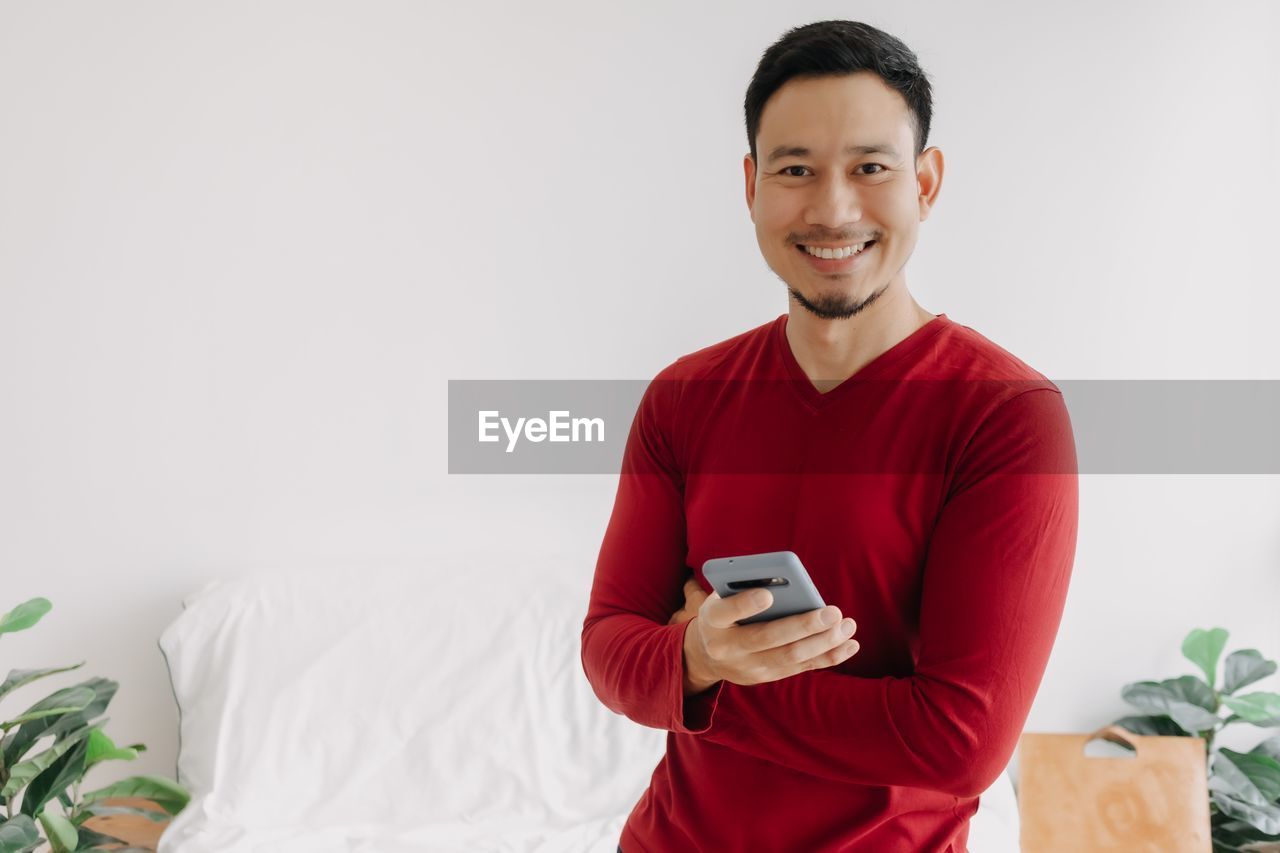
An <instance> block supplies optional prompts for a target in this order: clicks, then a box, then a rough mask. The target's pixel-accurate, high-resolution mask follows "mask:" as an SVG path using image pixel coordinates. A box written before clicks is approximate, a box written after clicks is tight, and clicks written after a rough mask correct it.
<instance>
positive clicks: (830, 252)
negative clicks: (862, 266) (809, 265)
mask: <svg viewBox="0 0 1280 853" xmlns="http://www.w3.org/2000/svg"><path fill="white" fill-rule="evenodd" d="M875 243H876V241H875V240H868V241H866V242H865V243H848V244H846V245H843V246H806V245H804V244H803V243H797V244H796V249H797V250H799V251H801V252H804V253H805V254H806V255H809V256H811V257H814V258H825V259H828V260H837V261H838V260H841V259H843V258H850V257H853V256H854V255H857V254H860V253H862V252H864V251H866V250H867V249H870V248H871V247H872V246H874V245H875Z"/></svg>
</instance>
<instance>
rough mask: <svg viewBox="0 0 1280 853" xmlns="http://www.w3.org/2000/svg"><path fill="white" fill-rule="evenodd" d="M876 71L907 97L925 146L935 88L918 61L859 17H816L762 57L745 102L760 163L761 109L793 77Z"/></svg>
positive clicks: (749, 133) (921, 145)
mask: <svg viewBox="0 0 1280 853" xmlns="http://www.w3.org/2000/svg"><path fill="white" fill-rule="evenodd" d="M859 71H873V72H875V73H876V74H877V75H879V77H880V79H882V80H884V82H885V83H886V84H887V85H889V86H890V87H891V88H893V89H895V90H897V92H898V93H899V94H901V95H902V97H903V99H904V100H905V101H906V102H907V108H908V109H909V110H910V112H911V119H912V123H913V124H914V129H915V143H916V151H915V153H916V155H917V156H918V155H919V154H920V153H921V152H923V151H924V148H925V143H926V142H927V141H928V138H929V121H930V119H931V118H932V116H933V93H932V88H931V87H930V85H929V78H928V76H927V75H926V74H925V73H924V71H923V70H922V69H921V68H920V63H919V60H917V59H916V55H915V54H914V53H912V52H911V49H910V48H908V47H907V46H906V45H905V44H903V43H902V41H901V40H899V39H897V38H895V37H894V36H891V35H889V34H888V33H886V32H884V31H882V30H878V29H876V28H875V27H873V26H871V25H870V24H864V23H861V22H859V21H816V22H814V23H812V24H805V25H804V26H800V27H795V28H794V29H791V30H788V31H787V32H786V33H785V34H784V35H783V36H782V38H780V39H778V40H777V41H776V42H774V43H773V44H772V45H770V46H769V48H768V49H767V50H766V51H765V52H764V54H763V55H762V56H761V57H760V64H759V65H757V66H756V73H755V74H754V75H753V76H752V78H751V85H749V86H748V87H747V97H746V100H745V102H744V104H743V107H744V109H745V110H746V114H747V142H748V144H749V145H750V146H751V159H752V160H755V161H756V162H757V163H758V162H759V160H758V159H757V157H756V134H757V133H758V132H759V130H760V114H761V113H762V112H764V105H765V103H766V102H767V101H768V100H769V98H770V97H772V96H773V93H774V92H776V91H778V89H780V88H782V85H783V84H784V83H786V82H787V81H788V80H791V79H792V78H814V77H842V76H845V75H847V74H854V73H856V72H859Z"/></svg>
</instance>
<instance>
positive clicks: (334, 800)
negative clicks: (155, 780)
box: [159, 553, 666, 853]
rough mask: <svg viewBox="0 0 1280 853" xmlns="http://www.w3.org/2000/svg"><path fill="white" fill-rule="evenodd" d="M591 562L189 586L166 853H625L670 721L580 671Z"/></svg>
mask: <svg viewBox="0 0 1280 853" xmlns="http://www.w3.org/2000/svg"><path fill="white" fill-rule="evenodd" d="M594 556H595V555H594V554H590V555H584V554H568V553H566V554H562V555H541V556H536V557H530V556H520V557H517V556H513V555H504V554H494V553H490V554H470V555H459V556H456V557H453V558H449V559H448V560H446V561H444V562H442V563H441V564H439V565H434V566H423V565H415V566H411V567H387V566H382V567H375V568H372V569H371V568H367V567H361V568H359V569H358V570H346V571H344V570H334V569H325V570H307V571H273V572H270V573H265V574H261V575H259V576H254V577H245V578H239V579H231V580H222V581H215V582H213V583H210V584H208V585H207V586H205V587H204V588H203V589H202V590H200V591H199V592H197V593H195V594H193V595H190V596H188V597H187V598H186V599H185V600H184V602H183V607H184V610H183V612H182V613H181V614H180V615H179V616H178V618H177V619H175V620H174V621H173V623H171V624H170V625H169V626H168V627H167V628H166V629H165V631H164V633H163V634H162V636H161V638H160V648H161V650H162V652H163V653H164V655H165V658H166V661H167V663H168V666H169V670H170V676H171V679H172V682H173V691H174V697H175V699H176V701H177V703H178V707H179V711H180V737H181V740H180V754H179V759H178V781H179V782H180V783H181V784H183V785H184V786H186V787H187V788H188V790H190V791H191V793H192V802H191V804H190V805H189V806H188V807H187V809H185V810H184V811H183V812H182V814H180V815H178V816H177V817H176V818H175V819H174V821H173V823H172V824H171V825H170V827H169V828H168V829H167V830H166V832H165V833H164V836H163V837H162V840H161V845H160V848H159V849H160V853H166V851H181V853H203V851H206V850H207V851H210V853H212V851H215V850H216V851H218V852H219V853H232V851H239V850H244V851H249V850H253V849H254V845H262V844H267V843H270V845H271V846H270V848H269V849H271V850H273V851H281V853H284V851H286V850H294V849H296V850H298V851H302V850H307V851H310V853H318V851H321V850H334V851H343V853H347V851H350V850H361V849H368V850H370V851H374V850H377V851H379V853H384V851H385V853H391V851H395V850H400V849H403V850H406V851H409V850H413V851H423V850H437V849H438V850H442V851H443V850H458V849H470V850H532V849H538V850H548V851H550V850H564V851H583V850H597V849H598V850H602V851H608V853H613V851H614V850H615V849H616V845H617V839H618V836H619V834H620V832H621V828H622V823H623V821H624V820H625V818H626V816H627V814H629V813H630V811H631V808H632V807H633V806H634V805H635V803H636V802H637V801H638V800H639V799H640V796H641V794H642V793H643V790H644V787H645V786H646V785H647V784H648V781H649V776H650V774H651V773H652V771H653V768H654V766H655V765H656V764H657V762H658V760H659V758H660V757H661V755H662V752H663V749H664V748H665V743H666V738H665V735H666V733H665V732H662V731H659V730H657V729H649V728H645V727H643V726H639V725H637V724H635V723H633V722H632V721H630V720H628V719H627V718H625V717H623V716H621V715H619V714H614V713H613V712H611V711H609V710H608V709H607V708H605V707H604V706H602V705H601V704H600V702H599V700H598V699H597V698H596V697H595V694H594V693H593V692H592V690H591V687H590V684H589V683H588V682H587V680H586V676H585V675H584V674H583V672H582V665H581V663H580V657H579V654H578V649H579V640H580V633H581V630H582V619H583V617H584V616H585V614H586V606H587V597H588V594H589V592H590V586H591V575H592V570H593V569H594V565H595V562H594ZM401 843H403V845H404V846H403V847H401V846H399V845H400V844H401ZM360 845H368V846H367V847H364V846H360Z"/></svg>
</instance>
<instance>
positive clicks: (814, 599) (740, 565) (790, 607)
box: [702, 551, 826, 625]
mask: <svg viewBox="0 0 1280 853" xmlns="http://www.w3.org/2000/svg"><path fill="white" fill-rule="evenodd" d="M702 574H703V575H704V576H705V577H706V579H707V583H709V584H711V586H712V588H713V589H715V591H716V592H718V593H719V594H720V597H721V598H729V597H730V596H733V595H737V594H738V593H740V592H746V591H749V590H753V589H757V588H759V587H764V588H765V589H767V590H769V592H771V593H772V594H773V604H771V605H770V606H769V608H768V609H767V610H765V611H763V612H761V613H757V614H755V615H754V616H748V617H747V618H746V619H739V620H738V621H737V623H736V624H738V625H749V624H751V623H753V622H771V621H773V620H774V619H781V618H783V617H784V616H791V615H793V614H796V613H807V612H809V611H810V610H818V609H820V608H823V607H826V605H825V604H823V602H822V596H821V595H819V594H818V588H817V587H815V586H814V585H813V581H812V580H811V579H810V578H809V573H808V572H807V571H806V570H805V567H804V564H803V563H801V562H800V558H799V557H797V556H796V554H795V552H794V551H770V552H768V553H766V554H741V555H738V556H735V557H718V558H716V559H714V560H707V561H706V562H705V563H703V564H702Z"/></svg>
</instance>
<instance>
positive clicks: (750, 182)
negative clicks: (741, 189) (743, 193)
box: [742, 151, 756, 222]
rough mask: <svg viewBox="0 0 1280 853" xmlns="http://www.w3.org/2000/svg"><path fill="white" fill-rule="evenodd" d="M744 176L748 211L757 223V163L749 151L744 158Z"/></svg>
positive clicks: (752, 219)
mask: <svg viewBox="0 0 1280 853" xmlns="http://www.w3.org/2000/svg"><path fill="white" fill-rule="evenodd" d="M742 171H743V176H744V177H745V178H746V180H747V210H748V212H750V214H751V221H752V222H755V221H756V209H755V207H756V163H755V161H754V160H752V159H751V152H750V151H748V152H747V153H746V154H744V155H743V157H742Z"/></svg>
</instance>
